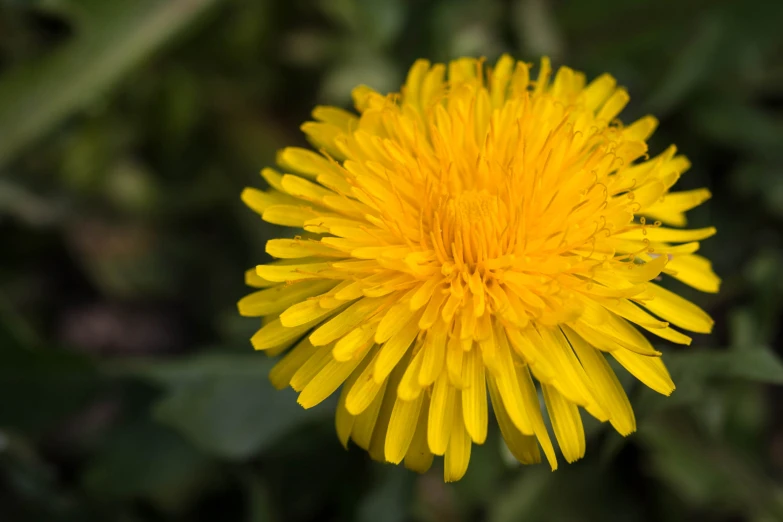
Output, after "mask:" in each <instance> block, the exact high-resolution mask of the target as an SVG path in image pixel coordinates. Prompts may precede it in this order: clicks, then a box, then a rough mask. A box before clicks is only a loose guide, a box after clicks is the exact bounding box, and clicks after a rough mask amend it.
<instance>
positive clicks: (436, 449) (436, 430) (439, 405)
mask: <svg viewBox="0 0 783 522" xmlns="http://www.w3.org/2000/svg"><path fill="white" fill-rule="evenodd" d="M455 395H456V390H455V389H454V387H453V386H452V385H451V383H450V382H449V377H448V375H447V374H446V372H441V374H440V376H439V377H438V380H436V381H435V386H434V387H433V389H432V400H431V402H430V411H429V417H428V420H427V445H428V446H429V448H430V451H431V452H432V453H434V454H435V455H443V454H444V453H445V452H446V448H447V446H448V444H449V437H450V435H451V427H452V423H453V418H454V403H455V402H456V401H455Z"/></svg>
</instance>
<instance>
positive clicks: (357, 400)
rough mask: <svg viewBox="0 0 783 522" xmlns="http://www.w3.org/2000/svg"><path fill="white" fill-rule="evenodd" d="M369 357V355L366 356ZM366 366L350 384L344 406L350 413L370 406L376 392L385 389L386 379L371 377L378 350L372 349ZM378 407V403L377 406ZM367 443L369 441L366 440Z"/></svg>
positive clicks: (357, 413) (353, 413) (358, 412)
mask: <svg viewBox="0 0 783 522" xmlns="http://www.w3.org/2000/svg"><path fill="white" fill-rule="evenodd" d="M368 357H370V356H368ZM371 357H372V359H371V360H370V362H369V364H367V367H366V368H365V369H364V371H362V373H361V374H360V375H359V377H358V378H357V379H356V382H355V383H354V385H353V386H351V390H350V391H349V392H348V397H346V399H345V407H346V408H347V409H348V411H349V412H350V413H351V415H359V414H360V413H362V412H363V411H364V410H366V409H367V407H368V406H370V403H372V402H373V401H374V400H375V398H376V397H377V395H378V393H380V391H381V390H383V389H386V381H383V382H380V383H379V382H377V381H376V380H375V379H373V373H375V361H376V360H377V359H378V352H377V351H373V354H372V355H371ZM378 407H379V408H380V405H379V406H378ZM368 443H369V441H368Z"/></svg>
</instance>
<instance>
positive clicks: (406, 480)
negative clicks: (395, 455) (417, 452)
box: [356, 466, 413, 522]
mask: <svg viewBox="0 0 783 522" xmlns="http://www.w3.org/2000/svg"><path fill="white" fill-rule="evenodd" d="M381 472H382V477H381V479H380V480H379V481H378V482H377V484H376V485H375V487H374V488H372V489H371V490H370V491H369V492H368V493H367V495H366V496H365V497H364V499H363V500H362V502H361V503H360V504H359V512H358V514H357V517H356V520H358V521H359V522H403V521H405V520H409V519H410V513H409V506H410V497H411V490H412V486H413V475H411V472H410V471H408V470H406V469H405V468H402V467H401V466H393V467H392V466H387V467H384V468H382V469H381Z"/></svg>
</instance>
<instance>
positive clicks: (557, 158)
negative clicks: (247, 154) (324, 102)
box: [239, 56, 719, 481]
mask: <svg viewBox="0 0 783 522" xmlns="http://www.w3.org/2000/svg"><path fill="white" fill-rule="evenodd" d="M551 73H552V70H551V67H550V63H549V60H548V59H546V58H544V59H543V60H542V61H541V68H540V70H539V72H538V77H537V78H536V79H535V80H531V78H530V67H529V65H528V64H525V63H523V62H514V61H513V60H512V59H511V58H509V57H508V56H504V57H502V58H501V59H500V60H498V62H497V64H496V65H495V67H494V68H492V69H490V68H487V67H485V64H484V62H483V61H482V60H476V59H472V58H462V59H459V60H455V61H453V62H451V63H449V64H448V66H446V65H443V64H434V65H431V64H430V63H429V62H427V61H425V60H420V61H418V62H416V63H415V64H414V65H413V67H412V68H411V70H410V73H409V74H408V78H407V81H406V82H405V85H404V87H403V88H402V91H401V92H400V93H394V94H390V95H386V96H384V95H381V94H379V93H377V92H375V91H373V90H372V89H370V88H368V87H364V86H361V87H357V88H356V89H355V90H354V91H353V98H354V102H355V105H356V110H357V111H358V115H356V114H354V113H351V112H347V111H344V110H342V109H338V108H334V107H317V108H316V109H315V110H314V111H313V117H314V119H315V120H316V121H315V122H309V123H306V124H304V125H303V126H302V130H303V131H304V132H305V134H306V135H307V136H308V138H309V139H310V140H311V142H312V143H313V144H314V145H315V148H316V149H317V151H318V152H313V151H310V150H305V149H300V148H287V149H283V150H282V151H281V152H280V153H279V156H278V163H279V164H280V166H281V167H282V169H283V170H284V171H285V172H286V173H285V174H280V173H278V172H276V171H274V170H271V169H265V170H264V171H263V172H262V175H263V177H264V178H265V179H266V181H267V182H268V183H269V186H270V188H269V190H267V191H265V192H262V191H259V190H255V189H251V188H248V189H246V190H245V191H244V192H243V194H242V199H243V200H244V202H245V203H246V204H247V205H248V206H249V207H250V208H252V209H253V210H255V211H256V212H258V213H259V214H261V215H262V217H263V219H264V220H265V221H267V222H269V223H275V224H278V225H285V226H289V227H297V228H300V229H303V230H304V232H302V233H301V235H300V236H298V237H295V238H294V239H273V240H270V241H269V242H268V243H267V245H266V251H267V252H268V253H269V254H270V255H271V256H273V257H275V258H279V259H280V261H276V262H273V263H269V264H266V265H260V266H258V267H256V268H255V269H252V270H249V271H248V272H247V273H246V282H247V284H249V285H250V286H253V287H256V288H259V289H260V290H258V291H256V292H254V293H252V294H250V295H248V296H247V297H245V298H243V299H242V300H241V301H240V302H239V310H240V312H241V313H242V314H243V315H247V316H263V317H264V319H263V326H262V328H261V329H260V330H258V332H257V333H256V334H255V335H254V336H253V338H252V343H253V346H254V347H255V348H256V349H257V350H266V351H267V352H268V353H271V354H273V355H276V354H280V353H282V352H284V351H286V350H287V351H288V353H287V354H286V355H285V356H284V357H283V358H282V359H281V360H280V361H279V362H278V363H277V365H276V366H275V367H274V369H273V370H272V372H271V375H270V378H271V380H272V383H273V384H274V385H275V386H277V387H280V388H283V387H285V386H288V385H290V386H291V387H293V388H294V389H295V390H296V391H298V392H300V393H299V403H300V404H301V405H302V406H304V407H305V408H310V407H312V406H315V405H316V404H318V403H320V402H321V401H323V400H324V399H326V398H327V397H329V396H330V395H331V394H333V393H334V392H335V391H336V390H337V389H338V388H340V386H342V391H341V393H340V400H339V404H338V406H337V419H336V424H337V434H338V436H339V438H340V440H341V441H342V443H343V444H344V445H347V444H348V441H349V439H352V440H353V441H354V442H355V443H356V444H357V445H358V446H360V447H362V448H364V449H366V450H368V451H369V452H370V455H371V456H372V457H373V458H374V459H377V460H380V461H385V462H392V463H399V462H402V461H404V462H405V465H406V466H407V467H409V468H411V469H414V470H416V471H424V470H426V469H428V468H429V467H430V465H431V463H432V460H433V455H444V456H445V462H444V469H445V471H444V475H445V480H447V481H452V480H458V479H459V478H461V477H462V476H463V475H464V473H465V471H466V469H467V466H468V461H469V459H470V449H471V445H472V443H474V442H475V443H476V444H482V443H483V442H484V440H485V439H486V437H487V415H488V413H487V412H488V405H487V395H489V399H490V400H491V401H492V408H493V410H494V412H495V417H497V420H498V424H499V425H500V430H501V433H502V435H503V438H504V439H505V442H506V444H507V445H508V448H509V449H510V450H511V453H512V454H513V455H514V456H515V457H516V458H517V459H519V460H520V462H523V463H525V464H529V463H535V462H538V461H540V459H541V456H540V453H539V446H540V447H541V449H543V452H544V455H545V457H546V459H547V461H548V462H549V465H550V466H551V467H552V469H555V468H556V467H557V459H556V456H555V451H554V448H553V444H552V441H551V439H550V436H549V434H548V432H547V428H546V426H545V423H544V418H543V415H542V411H541V408H540V406H539V404H540V403H539V396H538V391H537V385H536V381H537V382H538V386H539V387H540V390H541V392H542V395H543V399H544V403H545V406H546V408H545V409H546V411H547V412H548V415H549V417H550V419H551V424H552V429H553V432H554V435H555V437H556V438H557V442H558V444H559V447H560V451H561V452H562V454H563V456H564V457H565V459H566V460H567V461H569V462H572V461H574V460H576V459H579V458H580V457H582V455H583V454H584V451H585V436H584V431H583V428H582V420H581V417H580V412H579V408H580V407H581V408H584V409H585V410H586V411H587V412H588V413H590V414H591V415H593V416H594V417H595V418H597V419H599V420H600V421H608V422H610V423H611V424H612V426H614V428H615V429H616V430H617V431H618V432H620V433H621V434H623V435H628V434H629V433H631V432H633V431H634V430H635V427H636V423H635V419H634V414H633V410H632V409H631V406H630V404H629V402H628V398H627V397H626V395H625V392H624V391H623V388H622V387H621V385H620V383H619V381H618V379H617V377H616V376H615V374H614V372H613V371H612V369H611V367H610V366H609V364H608V363H607V360H606V357H605V356H606V355H610V356H612V357H614V359H615V360H616V361H617V362H618V363H619V364H620V365H622V366H624V367H625V368H626V369H627V370H628V371H629V372H630V373H631V374H633V375H634V376H636V378H638V379H639V380H640V381H642V382H643V383H644V384H646V385H647V386H649V387H650V388H652V389H654V390H655V391H658V392H660V393H663V394H665V395H668V394H670V393H671V392H672V391H673V390H674V384H673V383H672V381H671V379H670V377H669V374H668V372H667V371H666V368H665V366H664V365H663V363H662V362H661V359H660V352H658V351H656V350H655V348H653V346H652V345H651V344H650V342H649V341H648V340H647V338H646V337H645V336H644V335H642V334H641V333H640V332H639V330H637V328H636V326H639V327H641V328H643V329H645V330H647V331H649V332H651V333H653V334H655V335H657V336H659V337H663V338H664V339H668V340H670V341H673V342H675V343H680V344H689V343H690V338H689V337H687V336H686V335H684V334H683V333H681V332H680V331H678V330H675V329H673V328H672V327H671V326H670V325H675V326H678V327H680V328H682V329H684V330H690V331H692V332H709V331H710V330H711V328H712V324H713V322H712V320H711V319H710V317H709V316H708V315H707V314H706V313H705V312H704V311H702V310H701V309H700V308H698V307H697V306H695V305H694V304H692V303H690V302H689V301H686V300H685V299H683V298H682V297H680V296H678V295H677V294H675V293H673V292H671V291H669V290H666V289H664V288H663V287H661V286H659V285H658V284H657V283H656V282H654V281H658V280H659V279H660V275H661V273H665V274H667V275H670V276H672V277H674V278H676V279H679V280H680V281H682V282H684V283H686V284H689V285H691V286H693V287H695V288H698V289H700V290H703V291H707V292H716V291H717V290H718V285H719V279H718V278H717V276H716V275H715V274H714V273H713V272H712V269H711V267H710V263H709V261H707V260H706V259H704V258H703V257H700V256H698V255H696V254H695V252H696V251H697V250H698V248H699V243H698V241H700V240H702V239H705V238H707V237H709V236H711V235H713V234H714V233H715V229H713V228H704V229H697V230H681V229H674V228H667V227H665V226H663V225H662V224H663V223H665V224H668V225H674V226H682V225H684V224H685V217H684V212H685V211H686V210H689V209H691V208H693V207H695V206H697V205H699V204H700V203H702V202H703V201H704V200H706V199H707V198H709V196H710V194H709V192H708V191H707V190H706V189H700V190H691V191H685V192H676V193H669V189H670V188H671V187H672V185H674V184H675V183H676V182H677V180H678V178H679V177H680V174H682V173H683V172H684V171H685V170H686V169H687V168H688V166H689V163H688V160H687V159H685V157H684V156H678V155H676V149H675V147H673V146H672V147H669V148H668V149H666V150H665V151H664V152H663V153H661V154H660V155H658V156H656V157H654V158H649V157H648V156H647V144H646V140H647V138H648V137H649V136H650V135H651V134H652V132H653V130H654V129H655V127H656V124H657V121H656V120H655V118H653V117H651V116H647V117H644V118H642V119H640V120H638V121H636V122H634V123H633V124H631V125H629V126H623V125H622V124H621V123H620V122H619V121H618V120H616V119H615V118H616V117H617V115H618V114H619V113H620V111H621V110H622V109H623V107H624V106H625V105H626V103H627V102H628V93H627V92H626V91H625V90H624V89H622V88H618V87H617V86H616V84H615V80H614V78H612V77H611V76H609V75H603V76H600V77H598V78H596V79H595V80H593V81H592V82H590V83H589V84H587V85H586V84H585V76H584V74H582V73H579V72H575V71H573V70H572V69H569V68H567V67H561V68H560V69H559V70H558V71H557V73H556V74H555V75H554V78H552V77H551ZM289 348H290V349H289Z"/></svg>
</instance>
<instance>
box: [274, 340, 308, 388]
mask: <svg viewBox="0 0 783 522" xmlns="http://www.w3.org/2000/svg"><path fill="white" fill-rule="evenodd" d="M316 350H317V348H316V347H315V346H313V345H312V344H311V343H310V341H308V340H307V339H302V340H301V341H300V342H299V343H298V344H297V345H296V346H295V347H294V348H293V349H292V350H291V351H290V352H288V353H287V354H286V355H285V357H283V358H282V359H280V360H279V361H278V362H277V364H275V365H274V367H273V368H272V369H271V370H270V372H269V380H270V381H271V383H272V386H274V387H275V388H277V389H278V390H282V389H283V388H285V387H286V386H288V385H289V384H290V383H291V377H293V376H294V374H295V373H296V372H297V370H299V368H300V367H301V366H302V365H303V364H304V363H305V362H306V361H307V360H308V359H309V358H310V357H312V355H313V354H314V353H315V352H316Z"/></svg>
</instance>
